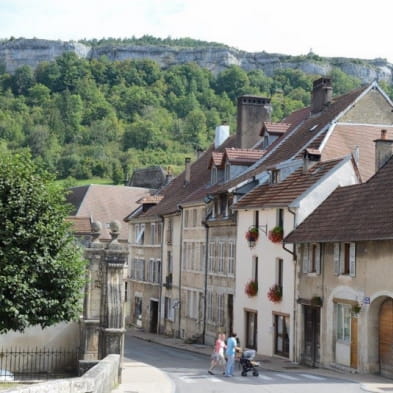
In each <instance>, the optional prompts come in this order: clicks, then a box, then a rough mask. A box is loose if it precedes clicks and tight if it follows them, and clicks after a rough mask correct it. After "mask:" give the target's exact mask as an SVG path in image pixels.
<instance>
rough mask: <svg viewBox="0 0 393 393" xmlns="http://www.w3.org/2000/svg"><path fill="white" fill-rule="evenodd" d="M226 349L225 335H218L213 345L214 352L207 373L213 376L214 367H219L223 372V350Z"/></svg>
mask: <svg viewBox="0 0 393 393" xmlns="http://www.w3.org/2000/svg"><path fill="white" fill-rule="evenodd" d="M225 348H226V344H225V334H219V335H218V337H217V340H216V342H215V344H214V350H213V353H212V356H211V359H212V360H211V363H210V368H209V370H208V373H209V374H211V375H213V374H214V373H213V370H214V368H215V367H216V366H218V365H220V366H221V367H222V370H223V371H224V370H225V363H226V361H225V356H224V349H225Z"/></svg>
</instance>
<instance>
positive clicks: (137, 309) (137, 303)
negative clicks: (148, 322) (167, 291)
mask: <svg viewBox="0 0 393 393" xmlns="http://www.w3.org/2000/svg"><path fill="white" fill-rule="evenodd" d="M141 319H142V298H141V297H138V296H135V298H134V320H135V321H138V320H141Z"/></svg>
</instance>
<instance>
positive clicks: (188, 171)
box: [184, 157, 191, 186]
mask: <svg viewBox="0 0 393 393" xmlns="http://www.w3.org/2000/svg"><path fill="white" fill-rule="evenodd" d="M184 164H185V174H184V185H185V186H186V185H187V184H189V183H190V181H191V158H190V157H186V158H185V159H184Z"/></svg>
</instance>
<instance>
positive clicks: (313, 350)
mask: <svg viewBox="0 0 393 393" xmlns="http://www.w3.org/2000/svg"><path fill="white" fill-rule="evenodd" d="M303 315H304V330H303V338H304V347H303V359H302V361H303V363H305V364H306V365H308V366H311V367H317V366H318V364H319V352H320V320H321V310H320V308H319V307H312V306H307V305H305V306H303Z"/></svg>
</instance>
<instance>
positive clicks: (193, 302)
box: [187, 290, 199, 319]
mask: <svg viewBox="0 0 393 393" xmlns="http://www.w3.org/2000/svg"><path fill="white" fill-rule="evenodd" d="M198 314H199V292H197V291H193V290H188V291H187V316H188V317H189V318H192V319H198Z"/></svg>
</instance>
